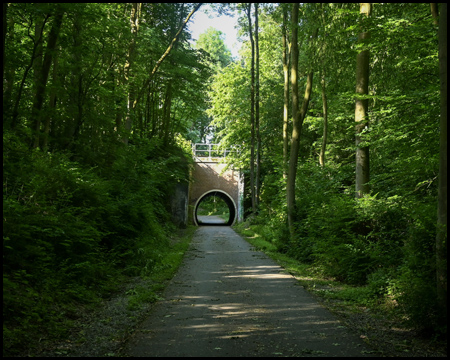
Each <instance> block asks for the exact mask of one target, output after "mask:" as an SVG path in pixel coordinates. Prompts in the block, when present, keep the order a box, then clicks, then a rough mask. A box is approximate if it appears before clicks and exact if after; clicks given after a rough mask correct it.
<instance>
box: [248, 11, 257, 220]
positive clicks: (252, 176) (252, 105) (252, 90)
mask: <svg viewBox="0 0 450 360" xmlns="http://www.w3.org/2000/svg"><path fill="white" fill-rule="evenodd" d="M251 13H252V4H251V3H249V4H248V12H247V18H248V29H249V30H248V32H249V36H250V43H251V46H252V62H251V70H250V72H251V85H250V124H251V132H250V136H251V139H250V194H251V198H252V212H253V213H256V191H255V42H254V40H253V31H252V17H251V16H252V15H251Z"/></svg>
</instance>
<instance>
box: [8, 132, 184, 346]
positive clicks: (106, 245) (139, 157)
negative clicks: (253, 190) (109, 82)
mask: <svg viewBox="0 0 450 360" xmlns="http://www.w3.org/2000/svg"><path fill="white" fill-rule="evenodd" d="M6 136H8V135H6ZM9 140H10V141H9V142H6V144H4V158H3V161H4V172H3V184H4V187H3V296H4V298H3V317H4V351H6V353H8V354H12V353H14V351H17V349H19V348H20V346H21V345H24V344H27V342H29V339H30V338H32V337H33V336H36V334H38V333H39V332H41V333H42V332H53V333H55V334H58V333H59V334H60V333H61V331H62V329H64V328H65V327H64V323H65V322H67V320H68V319H69V318H70V317H76V316H77V315H76V314H77V311H76V310H75V309H76V308H77V307H78V306H80V305H81V304H95V303H96V302H98V300H99V299H100V298H101V297H102V296H108V294H110V293H111V291H112V290H113V289H114V287H115V284H117V282H118V279H120V277H121V275H139V274H149V273H151V272H152V271H153V270H154V269H156V268H157V266H159V265H160V261H161V258H162V255H161V254H162V253H163V252H164V251H165V249H167V248H168V246H169V239H168V235H167V234H168V233H170V232H171V231H173V225H171V222H170V215H169V212H168V210H167V209H168V203H169V202H168V199H169V197H170V192H171V191H170V190H171V187H172V186H174V185H175V184H176V183H177V181H179V180H182V179H185V178H186V177H187V167H186V165H185V161H184V160H183V158H184V157H183V154H182V153H181V152H180V151H179V150H177V149H176V148H173V149H172V150H171V151H172V153H162V152H160V151H159V144H158V142H153V143H152V142H147V143H143V144H141V146H139V147H133V146H129V147H127V148H120V149H118V150H117V151H116V153H115V157H114V156H110V160H111V161H112V163H111V164H110V166H108V167H105V168H87V167H85V166H83V164H81V163H79V162H77V161H74V160H73V159H72V158H71V155H70V154H64V153H57V152H54V153H49V154H44V153H42V152H39V151H34V152H30V151H28V149H22V150H20V147H19V146H18V145H17V144H16V143H15V142H14V141H13V140H14V139H9ZM15 141H16V140H15ZM17 141H18V142H20V141H19V140H17ZM13 146H14V147H16V148H18V149H19V151H23V152H22V155H23V156H17V153H15V152H14V151H12V149H11V148H10V147H13ZM180 157H181V158H180ZM167 169H171V170H170V171H168V170H167Z"/></svg>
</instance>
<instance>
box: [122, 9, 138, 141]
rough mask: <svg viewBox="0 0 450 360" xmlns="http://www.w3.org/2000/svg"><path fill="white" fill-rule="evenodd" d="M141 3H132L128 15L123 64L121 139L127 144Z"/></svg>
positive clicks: (131, 117)
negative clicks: (124, 110)
mask: <svg viewBox="0 0 450 360" xmlns="http://www.w3.org/2000/svg"><path fill="white" fill-rule="evenodd" d="M141 7H142V3H132V6H131V13H130V29H131V39H130V43H129V45H128V55H127V61H126V63H125V68H124V70H125V79H126V81H127V82H128V99H127V115H126V118H125V131H126V135H125V137H124V139H123V142H124V143H126V144H127V143H128V136H129V133H130V132H131V127H132V124H133V116H134V111H133V110H134V109H133V104H134V99H135V96H136V95H135V92H136V89H135V87H136V84H135V79H134V78H135V75H134V69H133V67H134V63H135V58H136V42H137V35H138V31H139V17H140V14H141Z"/></svg>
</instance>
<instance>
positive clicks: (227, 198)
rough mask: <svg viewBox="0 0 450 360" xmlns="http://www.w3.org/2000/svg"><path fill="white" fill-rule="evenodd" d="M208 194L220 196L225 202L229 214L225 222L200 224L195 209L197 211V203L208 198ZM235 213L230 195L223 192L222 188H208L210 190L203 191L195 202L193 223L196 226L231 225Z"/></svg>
mask: <svg viewBox="0 0 450 360" xmlns="http://www.w3.org/2000/svg"><path fill="white" fill-rule="evenodd" d="M210 196H217V197H219V198H221V199H222V200H223V201H225V204H227V206H228V210H229V214H230V216H229V219H228V221H227V222H225V223H212V224H211V223H208V224H202V223H201V222H200V221H199V220H198V217H197V211H198V208H199V205H200V204H201V202H202V201H203V200H205V199H206V198H208V197H210ZM236 213H237V211H236V204H235V202H234V200H233V199H232V198H231V197H230V195H228V194H227V193H226V192H224V191H222V190H210V191H208V192H206V193H204V194H203V195H202V196H200V198H199V199H198V200H197V202H196V203H195V207H194V222H195V225H197V226H231V225H233V223H234V221H235V220H236Z"/></svg>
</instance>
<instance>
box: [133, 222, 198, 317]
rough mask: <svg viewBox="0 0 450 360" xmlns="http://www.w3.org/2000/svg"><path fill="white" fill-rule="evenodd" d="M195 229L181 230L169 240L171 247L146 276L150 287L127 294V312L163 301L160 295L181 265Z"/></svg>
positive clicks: (138, 287) (137, 288)
mask: <svg viewBox="0 0 450 360" xmlns="http://www.w3.org/2000/svg"><path fill="white" fill-rule="evenodd" d="M196 229H197V228H196V227H195V226H189V227H188V228H187V229H185V230H182V233H181V234H180V235H178V236H176V237H175V238H172V239H171V245H170V246H169V248H168V249H167V250H166V251H165V252H163V253H162V254H161V257H160V259H159V262H158V264H157V265H156V266H155V267H154V269H153V270H152V272H151V273H150V274H149V275H148V276H147V278H148V279H149V282H150V284H151V286H150V287H143V286H137V287H136V288H133V289H131V290H129V291H128V292H127V295H129V297H128V309H129V310H137V309H139V308H140V307H141V306H142V305H144V304H146V303H154V302H156V301H158V300H162V299H163V298H162V297H161V293H162V291H163V290H164V288H165V287H166V285H167V282H168V280H170V279H172V277H173V276H174V275H175V273H176V271H177V270H178V268H179V266H180V265H181V262H182V261H183V257H184V254H185V252H186V250H187V249H188V247H189V244H190V243H191V239H192V236H193V235H194V232H195V230H196Z"/></svg>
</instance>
